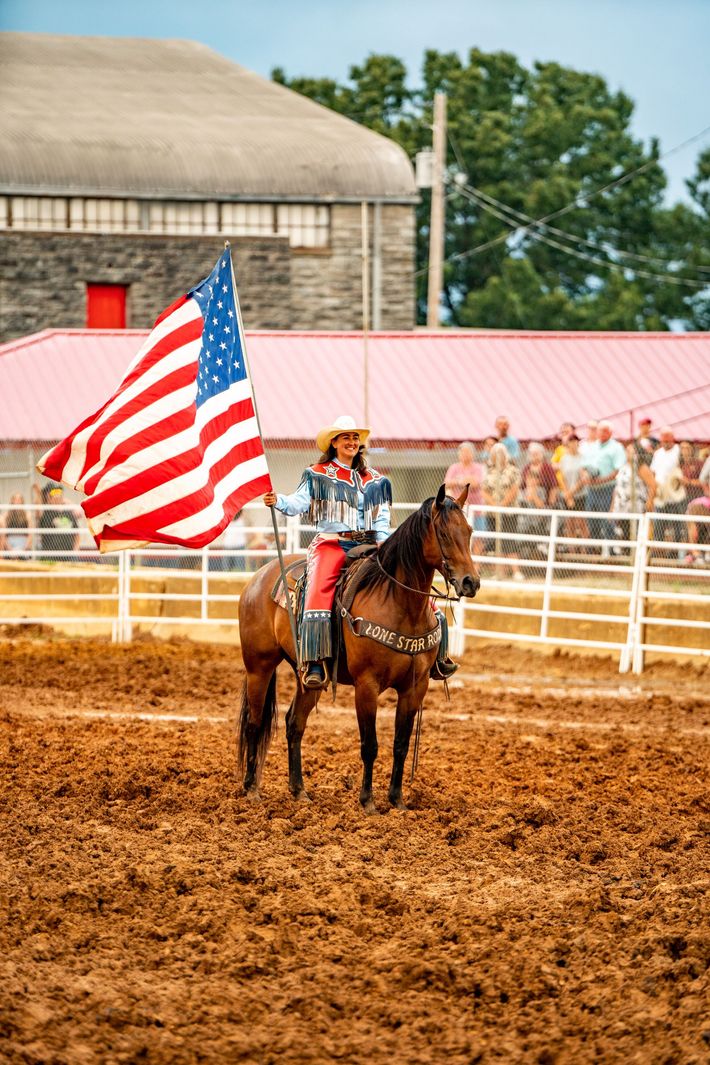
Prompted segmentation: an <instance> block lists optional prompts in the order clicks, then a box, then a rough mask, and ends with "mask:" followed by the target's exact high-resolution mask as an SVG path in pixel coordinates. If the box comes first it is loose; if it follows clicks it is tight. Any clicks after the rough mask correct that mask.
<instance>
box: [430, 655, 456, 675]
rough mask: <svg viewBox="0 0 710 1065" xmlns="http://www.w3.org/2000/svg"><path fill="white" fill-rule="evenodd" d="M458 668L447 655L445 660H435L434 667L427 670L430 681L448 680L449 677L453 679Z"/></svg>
mask: <svg viewBox="0 0 710 1065" xmlns="http://www.w3.org/2000/svg"><path fill="white" fill-rule="evenodd" d="M458 668H459V664H458V662H454V661H453V660H452V659H451V658H449V656H448V655H447V656H446V658H437V659H436V661H435V662H434V665H433V666H432V667H431V669H430V670H429V676H430V677H431V679H432V680H448V679H449V677H453V675H454V673H455V672H456V670H457V669H458Z"/></svg>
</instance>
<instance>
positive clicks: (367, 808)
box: [360, 798, 377, 815]
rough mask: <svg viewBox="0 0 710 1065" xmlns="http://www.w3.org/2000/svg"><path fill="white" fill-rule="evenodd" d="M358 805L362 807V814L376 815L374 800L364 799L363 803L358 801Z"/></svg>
mask: <svg viewBox="0 0 710 1065" xmlns="http://www.w3.org/2000/svg"><path fill="white" fill-rule="evenodd" d="M360 805H361V806H362V809H363V813H366V814H368V815H372V814H376V813H377V807H376V806H375V800H374V799H372V798H370V799H365V800H364V801H363V800H362V799H360Z"/></svg>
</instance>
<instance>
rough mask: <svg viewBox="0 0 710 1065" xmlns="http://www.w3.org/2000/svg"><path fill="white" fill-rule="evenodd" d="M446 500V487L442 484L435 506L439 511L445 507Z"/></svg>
mask: <svg viewBox="0 0 710 1065" xmlns="http://www.w3.org/2000/svg"><path fill="white" fill-rule="evenodd" d="M445 499H446V485H445V484H442V486H441V488H440V489H439V491H438V492H437V494H436V501H435V506H436V507H438V508H439V509H441V508H442V507H443V505H444V500H445Z"/></svg>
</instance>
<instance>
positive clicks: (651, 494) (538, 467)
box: [445, 415, 710, 580]
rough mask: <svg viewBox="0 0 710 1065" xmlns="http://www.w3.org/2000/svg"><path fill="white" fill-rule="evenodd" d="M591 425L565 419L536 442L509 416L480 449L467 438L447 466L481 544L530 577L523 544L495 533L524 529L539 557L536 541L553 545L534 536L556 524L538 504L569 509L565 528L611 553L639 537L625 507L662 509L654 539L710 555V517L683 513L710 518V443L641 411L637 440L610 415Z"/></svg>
mask: <svg viewBox="0 0 710 1065" xmlns="http://www.w3.org/2000/svg"><path fill="white" fill-rule="evenodd" d="M583 434H584V435H583V436H580V434H579V432H577V430H576V428H575V426H574V425H573V424H572V423H570V422H564V423H563V424H562V425H561V426H560V429H559V433H558V435H557V437H556V440H555V445H554V447H545V446H544V445H543V444H542V443H539V442H537V441H532V442H530V443H529V444H528V445H527V448H523V447H521V445H520V442H519V441H518V440H517V439H516V437H515V436H514V435H513V434H512V433H511V426H510V421H509V419H508V418H507V417H505V416H504V415H501V416H500V417H499V418H497V419H496V422H495V434H493V435H491V436H489V437H487V438H486V439H485V440H484V441H483V442H482V444H481V445H480V447H479V448H477V447H476V446H474V444H473V443H470V442H468V441H466V442H464V443H462V444H461V445H460V447H459V452H458V462H455V463H453V465H451V466H450V467H449V469H448V470H447V471H446V476H445V481H446V488H447V491H448V493H449V494H450V495H452V496H453V495H460V493H461V491H462V490H463V488H464V487H465V486H466V485H467V484H468V486H469V488H468V497H467V504H468V506H469V508H470V511H469V512H470V514H471V515H472V525H473V529H474V535H473V542H472V550H473V553H474V554H481V553H482V552H483V553H486V552H492V553H495V554H496V555H499V556H503V557H505V558H506V564H507V565H508V566H509V568H510V573H511V576H512V577H513V578H514V579H515V580H522V579H523V574H522V572H521V569H520V565H519V559H518V551H517V550H516V547H518V545H517V544H516V542H515V541H514V540H511V539H507V538H505V537H503V538H501V539H499V540H498V542H497V544H496V545H495V547H494V546H493V543H494V540H495V536H496V534H497V535H498V536H500V534H501V533H508V534H510V533H525V534H527V537H528V539H527V540H526V541H525V542H524V543H523V546H522V547H521V548H520V550H521V552H525V553H526V554H527V557H530V556H531V554H532V553H533V551H531V549H530V544H532V545H533V548H537V550H538V553H546V551H547V547H546V544H544V543H542V542H540V543H539V544H537V545H536V544H535V542H534V540H531V539H530V537H536V536H540V537H544V536H545V535H546V534H547V532H548V531H549V522H548V521H547V518H546V516H545V515H544V514H540V513H539V512H541V511H549V510H551V509H554V510H560V511H563V512H564V517H563V519H562V526H561V533H562V535H563V537H565V538H569V539H573V538H578V539H582V540H587V541H589V540H591V541H599V544H598V545H595V544H594V543H592V544H591V545H590V544H587V545H586V546H585V547H584V548H583V552H582V553H587V554H595V553H596V554H599V555H601V556H602V557H607V556H608V555H609V554H623V553H625V547H624V544H625V543H628V541H629V540H630V539H631V538H632V535H633V532H632V529H631V525H632V520H633V519H630V518H629V517H625V516H624V515H629V514H631V515H633V514H641V513H643V512H644V511H649V512H653V513H655V514H657V515H659V517H658V518H657V519H656V520H657V522H658V528H657V529H656V530H655V539H657V540H658V539H660V540H663V541H669V542H670V543H671V544H676V545H678V546H676V547H675V548H673V549H672V553H673V555H675V553H676V552H677V555H678V558H679V559H681V560H682V561H684V562H686V563H688V564H698V563H703V561H704V560H705V561H709V562H710V535H709V534H710V525H708V523H706V522H698V521H692V520H687V521H686V520H680V517H679V516H680V515H687V517H688V518H689V519H690V518H697V517H698V516H706V517H710V448H707V447H705V448H700V449H698V448H696V446H695V445H694V444H693V443H692V442H691V441H689V440H680V441H678V440H676V438H675V434H674V431H673V428H672V427H671V426H669V425H665V426H662V427H661V428H660V429H658V435H655V434H654V429H653V423H652V420H651V418H648V417H644V418H641V419H640V421H639V423H638V432H637V435H636V436H635V437H634V438H633V439H631V440H627V441H620V440H617V439H616V438H615V437H614V435H613V427H612V425H611V423H610V422H608V421H600V422H596V421H590V422H588V423H587V424H586V426H585V427H584V429H583ZM480 504H487V505H488V506H492V507H498V508H517V509H516V512H515V513H510V514H507V513H504V512H503V511H497V512H495V513H487V514H484V513H483V512H482V511H480V510H477V509H476V508H477V505H478V506H480ZM521 508H522V509H521ZM536 511H537V512H538V513H537V514H536V513H535V512H536ZM528 512H530V513H528ZM572 549H573V548H572ZM563 550H564V548H563ZM703 552H704V553H705V554H704V556H703Z"/></svg>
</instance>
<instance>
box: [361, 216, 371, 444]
mask: <svg viewBox="0 0 710 1065" xmlns="http://www.w3.org/2000/svg"><path fill="white" fill-rule="evenodd" d="M360 238H361V253H362V357H363V381H362V385H363V396H362V407H363V419H364V422H365V425H369V424H370V422H369V418H370V367H369V359H368V354H369V353H368V349H367V334H368V330H369V328H370V229H369V225H368V205H367V203H366V202H365V201H364V200H363V202H362V204H361V205H360Z"/></svg>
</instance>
